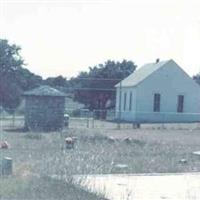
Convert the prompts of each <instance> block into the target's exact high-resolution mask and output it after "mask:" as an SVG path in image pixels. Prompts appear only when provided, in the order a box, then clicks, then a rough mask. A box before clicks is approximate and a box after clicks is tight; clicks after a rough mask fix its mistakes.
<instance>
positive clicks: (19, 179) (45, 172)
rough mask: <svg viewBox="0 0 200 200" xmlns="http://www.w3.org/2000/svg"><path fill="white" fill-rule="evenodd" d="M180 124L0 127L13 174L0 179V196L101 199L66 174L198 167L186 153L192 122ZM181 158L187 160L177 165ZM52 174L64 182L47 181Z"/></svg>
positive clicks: (197, 139) (192, 146) (199, 144)
mask: <svg viewBox="0 0 200 200" xmlns="http://www.w3.org/2000/svg"><path fill="white" fill-rule="evenodd" d="M101 123H102V122H101ZM186 128H187V127H186ZM186 128H184V129H182V130H180V129H173V130H172V129H171V128H170V129H161V128H160V127H153V128H150V127H145V128H142V129H123V130H116V129H104V128H101V129H86V128H79V129H73V128H70V129H68V130H65V131H63V132H62V133H59V132H52V133H23V132H16V131H15V132H10V131H1V138H2V139H3V140H7V141H8V143H9V144H10V145H11V147H10V149H8V150H0V157H1V159H2V158H3V157H5V156H8V157H11V158H12V159H13V164H14V176H12V177H10V178H6V179H5V178H1V179H0V186H1V187H0V188H1V190H0V197H1V198H0V199H3V198H5V199H9V198H11V199H12V198H15V199H27V198H29V197H30V198H29V199H51V197H52V199H56V198H57V199H62V198H61V196H58V197H57V196H56V195H55V194H58V193H59V195H60V194H62V197H63V199H70V198H71V199H75V200H76V199H88V200H90V199H101V198H100V197H97V196H96V195H92V194H89V193H87V192H84V191H83V190H81V189H80V188H77V186H74V185H73V184H72V182H71V181H72V175H77V174H109V173H164V172H166V173H173V172H194V171H195V172H196V171H200V157H197V156H194V155H192V152H193V151H199V150H200V130H199V129H198V127H197V126H196V125H195V127H193V128H192V127H191V126H190V127H189V129H186ZM66 136H76V137H77V138H78V139H77V142H76V145H75V148H74V149H73V150H66V149H65V148H64V147H65V146H64V138H65V137H66ZM126 138H130V139H128V140H127V139H126ZM181 159H186V161H187V162H186V163H181V162H180V160H181ZM119 165H121V166H125V167H119ZM52 175H59V176H61V177H65V179H66V181H67V182H59V181H56V180H52V179H50V178H49V176H52ZM60 184H61V185H62V186H61V185H60ZM8 185H9V186H8ZM58 185H59V187H57V186H58ZM2 188H3V189H2ZM52 188H54V189H53V190H52ZM38 190H39V192H38ZM52 191H54V192H53V193H54V194H52ZM67 194H68V196H69V197H67V198H66V195H67ZM70 194H71V195H70ZM75 194H76V196H73V195H75ZM23 195H25V196H23ZM26 195H27V196H26ZM34 195H35V196H34ZM84 195H85V196H84ZM87 195H88V196H87ZM80 196H81V197H82V198H79V197H80ZM84 197H85V198H84Z"/></svg>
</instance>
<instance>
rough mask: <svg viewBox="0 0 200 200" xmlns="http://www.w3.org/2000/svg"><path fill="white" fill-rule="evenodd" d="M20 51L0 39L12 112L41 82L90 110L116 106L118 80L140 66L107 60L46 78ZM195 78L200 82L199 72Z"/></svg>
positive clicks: (0, 79)
mask: <svg viewBox="0 0 200 200" xmlns="http://www.w3.org/2000/svg"><path fill="white" fill-rule="evenodd" d="M20 51H21V48H20V46H18V45H16V44H10V43H9V42H8V40H5V39H0V107H3V108H4V109H6V110H7V111H9V112H14V111H15V109H16V108H17V107H18V106H19V104H20V102H21V100H22V93H23V92H24V91H27V90H30V89H33V88H35V87H38V86H40V85H49V86H52V87H54V88H57V89H59V90H61V91H63V92H65V93H66V94H67V95H68V96H69V97H71V98H73V99H74V100H75V101H78V102H80V103H83V104H84V105H85V107H86V108H88V109H90V110H94V109H95V110H105V109H107V108H114V106H115V88H114V86H115V84H117V83H118V82H119V81H120V80H122V79H124V78H125V77H127V76H128V75H129V74H131V73H132V72H134V71H135V69H136V67H137V66H136V65H135V63H134V62H133V61H127V60H123V61H122V62H117V61H112V60H107V61H106V62H105V63H103V64H98V65H95V66H92V67H89V71H88V72H86V71H83V72H80V73H79V75H78V76H76V77H73V78H71V79H69V80H68V79H66V78H65V77H64V76H62V75H60V76H57V77H48V78H46V79H43V78H42V77H41V76H39V75H36V74H34V73H32V72H30V71H29V70H28V69H27V68H26V63H25V62H24V60H23V58H22V57H21V55H20ZM193 79H194V80H195V81H196V82H197V83H198V84H200V73H199V74H197V75H195V76H193Z"/></svg>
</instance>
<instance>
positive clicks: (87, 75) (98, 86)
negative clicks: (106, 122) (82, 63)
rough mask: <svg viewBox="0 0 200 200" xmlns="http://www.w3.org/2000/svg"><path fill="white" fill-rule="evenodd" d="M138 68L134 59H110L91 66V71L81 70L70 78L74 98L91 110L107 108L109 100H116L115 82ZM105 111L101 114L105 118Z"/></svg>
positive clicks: (112, 104)
mask: <svg viewBox="0 0 200 200" xmlns="http://www.w3.org/2000/svg"><path fill="white" fill-rule="evenodd" d="M135 69H136V65H135V64H134V63H133V62H132V61H126V60H123V61H122V62H115V61H111V60H108V61H107V62H105V63H104V64H99V65H97V66H94V67H90V68H89V72H81V73H80V74H79V75H78V76H77V77H76V78H72V79H71V80H70V84H71V86H72V87H73V88H74V89H75V93H74V99H75V100H77V101H79V102H81V103H83V104H85V105H86V107H87V108H89V109H90V110H106V109H107V106H108V105H107V103H108V101H110V102H112V103H111V105H110V106H111V107H112V106H114V102H115V88H114V86H115V84H117V83H118V82H119V81H120V80H122V79H124V78H125V77H127V76H128V75H129V74H131V73H132V72H133V71H134V70H135ZM105 114H106V113H105V112H101V116H99V115H98V117H101V118H105Z"/></svg>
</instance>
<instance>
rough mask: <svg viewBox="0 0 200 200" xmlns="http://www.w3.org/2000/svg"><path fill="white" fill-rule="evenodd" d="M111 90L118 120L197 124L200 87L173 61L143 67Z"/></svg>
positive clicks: (199, 113) (199, 111)
mask: <svg viewBox="0 0 200 200" xmlns="http://www.w3.org/2000/svg"><path fill="white" fill-rule="evenodd" d="M115 87H116V116H115V117H116V119H118V120H122V121H128V122H138V123H154V122H197V121H200V86H199V85H198V84H197V83H196V82H195V81H194V80H193V79H192V78H191V77H190V76H189V75H188V74H187V73H186V72H184V71H183V69H182V68H181V67H180V66H179V65H178V64H176V62H174V61H173V60H167V61H162V62H159V61H158V60H157V61H156V62H155V63H150V64H146V65H144V66H142V67H141V68H139V69H138V70H136V71H135V72H133V73H132V74H131V75H129V76H128V77H127V78H125V79H124V80H122V81H121V82H120V83H118V84H117V85H116V86H115Z"/></svg>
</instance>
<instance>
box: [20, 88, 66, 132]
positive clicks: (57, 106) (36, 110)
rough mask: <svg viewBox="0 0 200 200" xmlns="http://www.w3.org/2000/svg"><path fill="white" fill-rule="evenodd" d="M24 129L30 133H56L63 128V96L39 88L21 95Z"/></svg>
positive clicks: (56, 91) (56, 92)
mask: <svg viewBox="0 0 200 200" xmlns="http://www.w3.org/2000/svg"><path fill="white" fill-rule="evenodd" d="M23 96H24V98H25V128H26V129H28V130H31V131H58V130H61V129H62V128H63V126H64V110H65V94H64V93H62V92H60V91H58V90H57V89H54V88H52V87H49V86H46V85H44V86H40V87H38V88H35V89H33V90H30V91H27V92H25V93H24V94H23Z"/></svg>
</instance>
